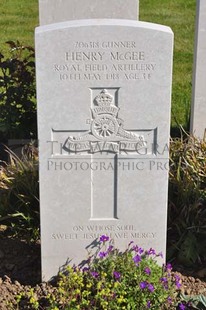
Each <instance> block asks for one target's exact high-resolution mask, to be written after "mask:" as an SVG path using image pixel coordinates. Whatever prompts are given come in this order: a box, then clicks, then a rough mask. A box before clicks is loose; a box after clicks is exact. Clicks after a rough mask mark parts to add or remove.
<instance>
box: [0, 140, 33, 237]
mask: <svg viewBox="0 0 206 310" xmlns="http://www.w3.org/2000/svg"><path fill="white" fill-rule="evenodd" d="M9 156H10V160H9V163H4V165H2V166H0V223H1V224H5V225H8V227H9V228H10V229H11V231H12V232H13V233H14V234H18V235H20V234H22V235H27V236H28V238H29V240H32V239H34V240H36V239H37V238H39V198H38V197H39V187H38V159H37V151H36V148H35V147H34V146H33V145H30V146H29V147H28V148H27V149H26V148H25V149H24V152H23V156H22V158H21V159H20V158H19V157H17V156H16V155H15V154H14V153H12V152H11V151H9Z"/></svg>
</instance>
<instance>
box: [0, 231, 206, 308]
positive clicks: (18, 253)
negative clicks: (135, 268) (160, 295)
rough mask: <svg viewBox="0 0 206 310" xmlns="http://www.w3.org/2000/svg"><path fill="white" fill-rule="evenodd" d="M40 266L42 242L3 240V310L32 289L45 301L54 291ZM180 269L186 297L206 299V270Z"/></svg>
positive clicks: (0, 263)
mask: <svg viewBox="0 0 206 310" xmlns="http://www.w3.org/2000/svg"><path fill="white" fill-rule="evenodd" d="M0 233H1V232H0ZM40 267H41V266H40V242H36V243H35V244H28V243H27V242H26V241H25V240H21V239H13V238H11V237H5V236H4V237H1V238H0V310H8V309H9V306H8V303H11V302H12V303H13V302H14V300H15V296H16V295H18V294H20V293H21V292H25V291H27V290H29V289H30V288H31V287H35V291H36V293H37V295H38V296H39V297H41V298H44V297H45V296H46V295H47V294H48V293H51V292H52V290H53V287H52V286H51V285H49V284H47V283H40V277H41V269H40ZM176 270H178V275H179V276H180V277H181V281H182V288H181V290H182V292H183V293H184V294H187V295H198V294H204V295H205V296H206V282H205V281H206V268H201V270H199V271H193V272H192V271H191V272H188V271H186V270H184V269H183V268H181V266H179V267H178V269H177V266H176ZM204 280H205V281H204ZM14 309H15V307H14ZM22 309H28V308H27V307H22Z"/></svg>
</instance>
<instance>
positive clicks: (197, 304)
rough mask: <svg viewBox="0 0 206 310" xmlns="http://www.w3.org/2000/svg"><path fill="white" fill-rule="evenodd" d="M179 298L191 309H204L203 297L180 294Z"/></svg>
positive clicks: (205, 304) (205, 300)
mask: <svg viewBox="0 0 206 310" xmlns="http://www.w3.org/2000/svg"><path fill="white" fill-rule="evenodd" d="M180 298H181V300H182V301H184V302H186V303H187V304H189V305H190V308H191V309H198V310H205V309H206V296H204V295H196V296H186V295H183V294H181V295H180Z"/></svg>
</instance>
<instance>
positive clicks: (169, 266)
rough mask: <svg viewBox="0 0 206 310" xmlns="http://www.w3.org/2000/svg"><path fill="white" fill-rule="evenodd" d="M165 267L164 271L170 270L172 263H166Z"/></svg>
mask: <svg viewBox="0 0 206 310" xmlns="http://www.w3.org/2000/svg"><path fill="white" fill-rule="evenodd" d="M165 269H166V271H171V270H172V265H171V264H170V263H168V264H167V265H166V266H165Z"/></svg>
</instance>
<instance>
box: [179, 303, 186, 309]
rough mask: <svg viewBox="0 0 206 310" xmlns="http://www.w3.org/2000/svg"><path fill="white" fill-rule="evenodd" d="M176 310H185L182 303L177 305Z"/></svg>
mask: <svg viewBox="0 0 206 310" xmlns="http://www.w3.org/2000/svg"><path fill="white" fill-rule="evenodd" d="M178 308H179V309H180V310H185V309H186V306H185V305H184V304H183V303H180V304H179V305H178Z"/></svg>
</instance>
